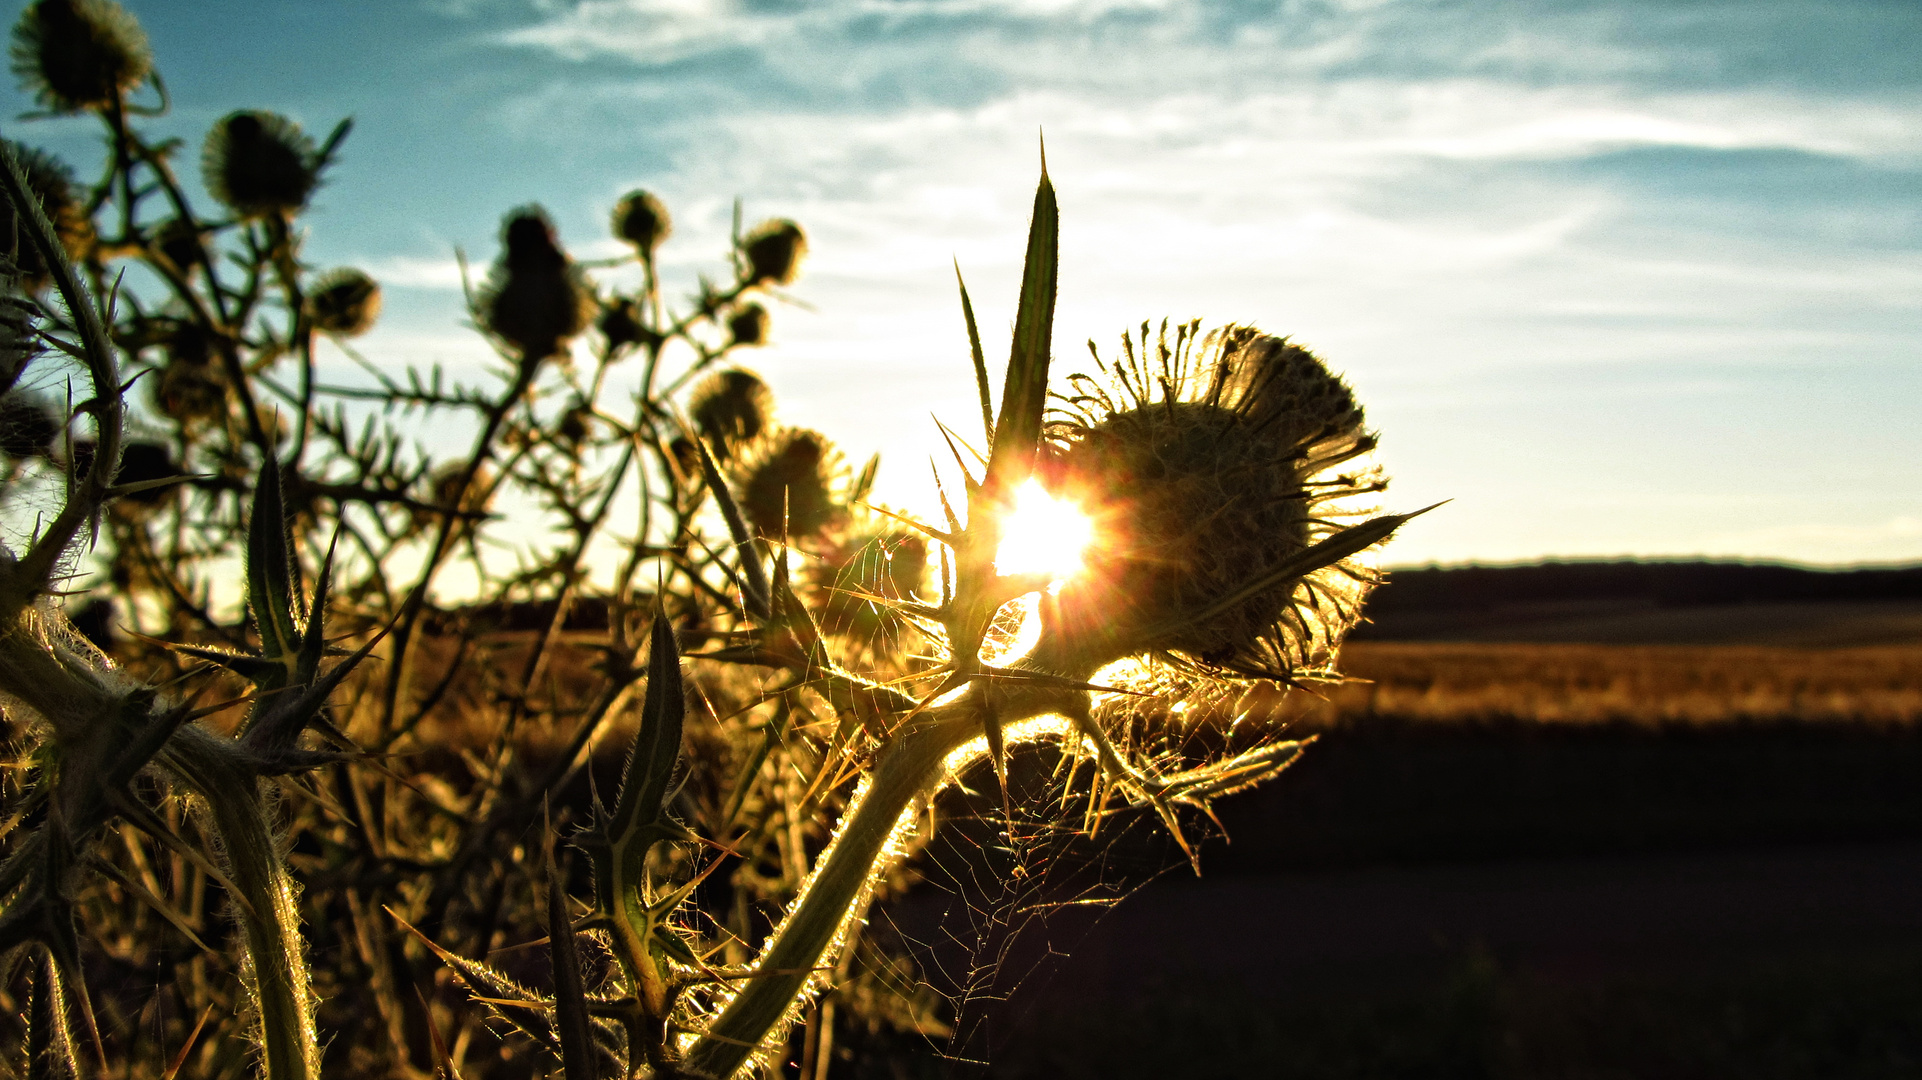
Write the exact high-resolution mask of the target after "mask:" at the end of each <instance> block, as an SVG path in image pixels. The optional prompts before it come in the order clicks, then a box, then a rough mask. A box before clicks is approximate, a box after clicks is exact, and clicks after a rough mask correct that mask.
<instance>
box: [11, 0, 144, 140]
mask: <svg viewBox="0 0 1922 1080" xmlns="http://www.w3.org/2000/svg"><path fill="white" fill-rule="evenodd" d="M12 54H13V73H14V75H16V76H18V77H19V79H20V85H21V86H22V87H23V88H25V89H27V90H30V91H32V93H33V95H34V97H35V98H37V99H39V101H40V104H42V105H44V106H46V107H47V108H49V109H52V110H54V111H55V112H66V113H71V112H80V111H82V110H85V109H105V108H108V107H110V106H112V105H113V104H114V103H115V102H117V101H119V100H120V98H121V95H123V94H126V93H127V92H129V91H131V90H133V89H134V88H135V87H137V86H139V85H140V83H141V82H142V81H143V80H145V79H146V78H147V76H148V75H149V74H150V73H151V72H152V71H153V52H152V51H151V50H150V49H149V48H148V47H147V34H146V32H145V31H144V30H142V29H141V28H140V24H139V23H138V22H136V21H135V20H134V17H133V16H132V15H129V14H127V12H126V9H124V8H122V7H121V6H120V5H119V4H116V3H113V2H112V0H39V2H38V3H35V4H32V5H31V6H29V7H28V8H27V10H26V11H24V12H22V13H21V15H20V21H19V22H17V23H15V24H14V26H13V49H12Z"/></svg>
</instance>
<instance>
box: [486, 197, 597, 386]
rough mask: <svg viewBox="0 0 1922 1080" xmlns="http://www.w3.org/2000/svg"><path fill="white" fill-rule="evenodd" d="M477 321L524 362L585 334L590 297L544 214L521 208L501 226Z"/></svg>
mask: <svg viewBox="0 0 1922 1080" xmlns="http://www.w3.org/2000/svg"><path fill="white" fill-rule="evenodd" d="M479 299H480V311H479V315H480V316H481V320H482V322H483V323H484V325H485V326H486V327H487V329H488V330H489V331H491V332H492V333H493V334H495V335H496V336H498V337H500V338H501V339H502V340H504V341H506V342H507V343H508V344H509V345H512V346H514V347H515V348H516V349H519V350H520V352H521V355H522V356H523V357H524V358H525V359H526V360H528V361H535V360H544V359H546V358H548V357H550V356H553V355H555V354H557V353H559V352H561V351H562V350H563V349H564V347H565V346H566V343H567V342H568V341H569V340H570V339H572V338H573V337H574V335H576V334H578V333H580V332H581V331H582V330H584V329H586V328H587V321H588V319H589V317H590V316H591V314H592V306H593V293H592V292H591V291H590V290H589V289H588V288H587V284H586V282H585V281H584V280H583V279H582V277H581V273H580V270H579V268H578V267H576V266H575V265H574V262H573V260H572V259H569V258H568V257H567V253H566V252H565V251H562V250H561V246H560V243H559V242H558V241H556V240H555V239H554V225H553V222H551V221H550V220H548V217H547V211H545V210H542V209H541V208H540V207H538V206H523V207H521V208H520V209H517V210H513V211H510V212H509V213H508V215H507V218H506V220H505V221H504V222H503V223H502V225H501V256H500V259H499V261H498V262H496V263H495V264H494V269H493V271H492V272H491V273H490V274H489V275H488V279H487V284H486V286H485V287H484V288H483V289H482V291H481V296H480V298H479Z"/></svg>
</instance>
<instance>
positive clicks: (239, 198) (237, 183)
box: [200, 109, 320, 218]
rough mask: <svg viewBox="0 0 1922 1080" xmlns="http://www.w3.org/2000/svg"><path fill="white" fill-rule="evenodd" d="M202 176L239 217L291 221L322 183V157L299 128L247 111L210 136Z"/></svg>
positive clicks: (279, 118) (216, 126)
mask: <svg viewBox="0 0 1922 1080" xmlns="http://www.w3.org/2000/svg"><path fill="white" fill-rule="evenodd" d="M200 170H201V176H202V178H203V179H204V180H205V182H206V184H207V190H208V192H210V193H211V194H212V195H213V197H214V198H216V199H219V200H220V201H221V202H222V203H223V204H225V205H226V206H227V207H228V208H229V209H231V210H233V211H234V212H235V213H236V214H239V215H240V216H241V217H243V218H263V217H270V216H272V215H275V214H282V215H288V216H292V215H294V214H297V213H299V212H300V210H301V208H302V207H304V206H306V205H307V198H308V196H310V195H312V194H313V193H314V188H315V186H316V185H318V184H319V183H320V155H319V152H318V151H317V150H315V148H314V141H313V140H312V139H310V138H308V137H307V135H306V133H304V132H302V131H301V130H300V125H299V124H296V123H294V122H293V121H292V120H289V119H287V118H286V117H284V116H282V115H280V114H279V113H271V112H264V111H261V110H256V109H243V110H241V111H239V112H234V113H229V114H227V115H226V116H224V117H222V118H221V119H220V120H219V121H218V122H216V123H215V124H214V126H213V129H212V130H210V131H208V132H207V142H206V145H205V146H204V147H202V149H201V152H200Z"/></svg>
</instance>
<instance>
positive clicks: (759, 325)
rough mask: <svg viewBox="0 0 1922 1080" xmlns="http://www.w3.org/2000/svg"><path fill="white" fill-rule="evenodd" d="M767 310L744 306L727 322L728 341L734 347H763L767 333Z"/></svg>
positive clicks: (749, 305) (754, 305)
mask: <svg viewBox="0 0 1922 1080" xmlns="http://www.w3.org/2000/svg"><path fill="white" fill-rule="evenodd" d="M768 322H769V320H768V317H767V309H766V308H764V307H762V306H761V305H759V304H746V305H743V306H742V307H741V308H740V309H739V310H737V311H735V313H734V314H733V315H732V316H731V317H730V318H729V319H728V320H727V336H728V340H729V341H731V342H733V343H734V344H736V345H765V344H767V331H768Z"/></svg>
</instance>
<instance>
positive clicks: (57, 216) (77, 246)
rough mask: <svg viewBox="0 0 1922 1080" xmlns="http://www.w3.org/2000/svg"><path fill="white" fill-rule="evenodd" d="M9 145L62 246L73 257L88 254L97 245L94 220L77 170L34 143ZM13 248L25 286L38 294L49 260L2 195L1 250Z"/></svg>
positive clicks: (0, 207)
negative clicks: (77, 183) (80, 192)
mask: <svg viewBox="0 0 1922 1080" xmlns="http://www.w3.org/2000/svg"><path fill="white" fill-rule="evenodd" d="M7 147H8V148H9V149H11V150H12V151H13V154H14V160H16V161H18V162H19V163H20V171H21V172H22V173H24V174H26V178H27V187H28V189H30V190H31V191H32V192H33V193H34V195H36V196H38V197H39V199H40V208H41V209H42V210H44V211H45V212H46V215H47V220H48V221H50V222H52V223H53V229H54V232H56V233H58V234H59V236H60V243H61V246H62V247H65V248H66V249H67V255H68V257H69V258H72V259H76V260H78V259H82V258H85V257H86V254H87V250H88V249H89V248H90V247H92V246H93V221H92V220H91V219H90V218H88V217H87V209H86V207H85V206H83V205H82V204H81V201H80V199H79V198H78V197H77V196H76V195H75V192H74V179H73V171H72V170H71V169H69V168H67V166H66V164H65V163H64V162H62V161H60V160H59V159H57V158H54V157H51V156H49V155H47V154H44V153H42V152H40V151H39V150H36V149H34V148H33V147H30V146H23V145H21V144H20V143H17V142H13V141H12V140H8V142H7ZM8 248H10V249H11V250H12V259H13V264H14V267H15V269H16V270H17V272H18V275H19V278H20V284H21V286H22V287H23V288H24V289H25V290H26V291H27V292H34V293H37V292H39V291H40V290H42V289H44V288H46V287H47V285H48V283H49V281H50V278H49V277H48V270H47V263H46V260H45V259H43V258H41V255H40V250H39V249H38V248H36V247H34V246H33V244H32V243H31V242H29V241H28V239H27V236H26V230H25V229H24V228H23V226H22V224H21V222H20V220H19V218H18V217H16V216H15V214H14V209H13V204H12V203H11V202H10V201H8V200H7V199H6V198H4V197H0V251H3V250H5V249H8Z"/></svg>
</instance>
